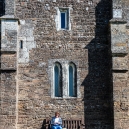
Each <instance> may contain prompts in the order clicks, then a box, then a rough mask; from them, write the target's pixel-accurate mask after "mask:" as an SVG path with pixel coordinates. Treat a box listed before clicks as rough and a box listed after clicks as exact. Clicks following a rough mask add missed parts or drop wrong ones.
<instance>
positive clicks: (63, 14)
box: [60, 9, 69, 29]
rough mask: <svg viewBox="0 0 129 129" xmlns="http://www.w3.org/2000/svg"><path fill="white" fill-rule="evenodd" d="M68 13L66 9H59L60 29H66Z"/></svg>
mask: <svg viewBox="0 0 129 129" xmlns="http://www.w3.org/2000/svg"><path fill="white" fill-rule="evenodd" d="M68 14H69V12H68V9H60V28H61V29H68V21H69V15H68Z"/></svg>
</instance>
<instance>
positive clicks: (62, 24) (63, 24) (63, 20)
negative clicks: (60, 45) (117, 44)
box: [61, 12, 66, 29]
mask: <svg viewBox="0 0 129 129" xmlns="http://www.w3.org/2000/svg"><path fill="white" fill-rule="evenodd" d="M65 18H66V14H65V13H63V12H61V28H63V29H65Z"/></svg>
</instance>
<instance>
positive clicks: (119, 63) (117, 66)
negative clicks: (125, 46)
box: [112, 56, 128, 70]
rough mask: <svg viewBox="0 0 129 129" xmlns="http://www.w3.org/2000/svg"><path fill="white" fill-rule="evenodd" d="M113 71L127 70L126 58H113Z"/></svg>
mask: <svg viewBox="0 0 129 129" xmlns="http://www.w3.org/2000/svg"><path fill="white" fill-rule="evenodd" d="M112 62H113V67H112V69H113V70H128V57H127V56H126V57H113V58H112Z"/></svg>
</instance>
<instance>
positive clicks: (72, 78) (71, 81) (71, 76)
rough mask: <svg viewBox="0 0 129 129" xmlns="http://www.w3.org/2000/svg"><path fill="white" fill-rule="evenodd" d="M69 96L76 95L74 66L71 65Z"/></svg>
mask: <svg viewBox="0 0 129 129" xmlns="http://www.w3.org/2000/svg"><path fill="white" fill-rule="evenodd" d="M69 96H71V97H73V96H74V75H73V67H72V66H69Z"/></svg>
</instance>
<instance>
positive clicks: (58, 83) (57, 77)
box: [54, 62, 62, 97]
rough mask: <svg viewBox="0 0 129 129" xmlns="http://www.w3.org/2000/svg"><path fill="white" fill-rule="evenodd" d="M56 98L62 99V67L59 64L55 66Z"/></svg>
mask: <svg viewBox="0 0 129 129" xmlns="http://www.w3.org/2000/svg"><path fill="white" fill-rule="evenodd" d="M54 96H55V97H62V67H61V65H60V63H58V62H56V63H55V66H54Z"/></svg>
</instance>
